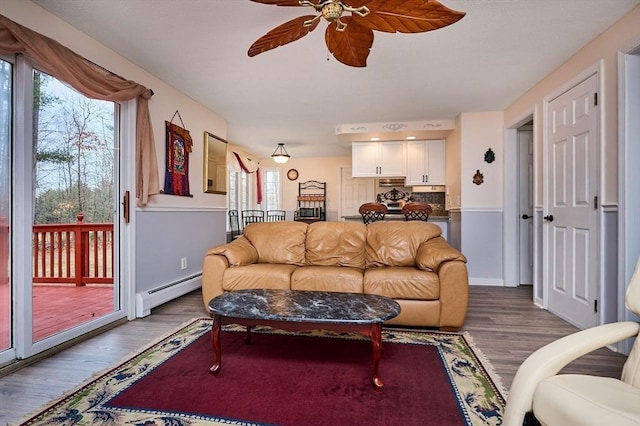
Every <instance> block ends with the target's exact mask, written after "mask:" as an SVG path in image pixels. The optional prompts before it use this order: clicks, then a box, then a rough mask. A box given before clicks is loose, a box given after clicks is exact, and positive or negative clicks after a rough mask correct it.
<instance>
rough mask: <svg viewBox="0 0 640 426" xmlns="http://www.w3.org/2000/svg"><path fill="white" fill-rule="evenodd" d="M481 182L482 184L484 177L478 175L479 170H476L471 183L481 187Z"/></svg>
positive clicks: (480, 174)
mask: <svg viewBox="0 0 640 426" xmlns="http://www.w3.org/2000/svg"><path fill="white" fill-rule="evenodd" d="M483 182H484V175H483V174H482V173H480V170H477V171H476V174H475V175H473V183H475V184H476V185H482V183H483Z"/></svg>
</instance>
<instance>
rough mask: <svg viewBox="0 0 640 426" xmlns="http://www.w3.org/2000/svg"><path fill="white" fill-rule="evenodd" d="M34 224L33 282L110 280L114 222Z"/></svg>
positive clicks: (80, 220) (80, 219) (104, 282)
mask: <svg viewBox="0 0 640 426" xmlns="http://www.w3.org/2000/svg"><path fill="white" fill-rule="evenodd" d="M77 220H78V221H77V222H76V223H70V224H53V225H33V282H34V283H72V284H75V285H76V286H82V285H85V284H90V283H100V284H113V223H84V215H83V214H82V213H79V214H78V216H77Z"/></svg>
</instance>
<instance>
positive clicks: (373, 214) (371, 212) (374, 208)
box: [358, 203, 389, 225]
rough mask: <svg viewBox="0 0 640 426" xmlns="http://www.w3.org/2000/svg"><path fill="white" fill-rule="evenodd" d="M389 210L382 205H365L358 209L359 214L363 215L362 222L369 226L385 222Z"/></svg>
mask: <svg viewBox="0 0 640 426" xmlns="http://www.w3.org/2000/svg"><path fill="white" fill-rule="evenodd" d="M388 211H389V209H387V206H385V205H384V204H382V203H364V204H363V205H361V206H360V208H359V209H358V213H360V214H361V215H362V221H363V222H364V224H365V225H368V224H370V223H373V222H377V221H379V220H384V217H385V215H386V214H387V213H388Z"/></svg>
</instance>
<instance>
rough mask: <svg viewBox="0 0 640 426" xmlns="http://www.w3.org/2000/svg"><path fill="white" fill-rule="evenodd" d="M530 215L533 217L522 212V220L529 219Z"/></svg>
mask: <svg viewBox="0 0 640 426" xmlns="http://www.w3.org/2000/svg"><path fill="white" fill-rule="evenodd" d="M532 217H533V216H529V215H528V214H523V215H522V218H523V219H524V220H527V219H531V218H532Z"/></svg>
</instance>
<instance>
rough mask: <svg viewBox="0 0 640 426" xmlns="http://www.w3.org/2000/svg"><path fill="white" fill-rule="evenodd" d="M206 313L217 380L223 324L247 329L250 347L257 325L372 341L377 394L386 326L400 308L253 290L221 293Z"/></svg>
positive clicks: (356, 297) (377, 299)
mask: <svg viewBox="0 0 640 426" xmlns="http://www.w3.org/2000/svg"><path fill="white" fill-rule="evenodd" d="M208 308H209V312H210V314H211V316H212V317H213V326H212V327H211V339H212V342H213V348H214V351H215V356H216V358H215V363H214V364H213V366H212V367H211V369H210V371H211V373H212V374H214V375H216V374H218V373H219V372H220V368H221V367H222V350H221V347H220V328H221V326H222V325H225V324H239V325H244V326H246V327H247V343H250V342H251V327H253V326H256V325H266V326H270V327H274V328H278V329H283V330H288V331H301V330H313V329H325V330H331V331H336V332H339V333H344V332H356V333H359V334H362V335H364V336H367V337H370V338H371V343H372V346H373V372H372V382H373V386H374V388H375V389H376V390H382V386H383V383H382V380H380V376H379V374H378V365H379V363H380V355H381V352H382V323H383V322H384V321H386V320H388V319H391V318H393V317H396V316H397V315H398V314H399V313H400V305H399V304H398V303H397V302H396V301H395V300H393V299H390V298H388V297H384V296H378V295H374V294H361V293H334V292H324V291H303V290H273V289H271V290H269V289H251V290H239V291H233V292H227V293H223V294H221V295H220V296H217V297H215V298H213V299H212V300H211V301H210V302H209V304H208Z"/></svg>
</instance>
